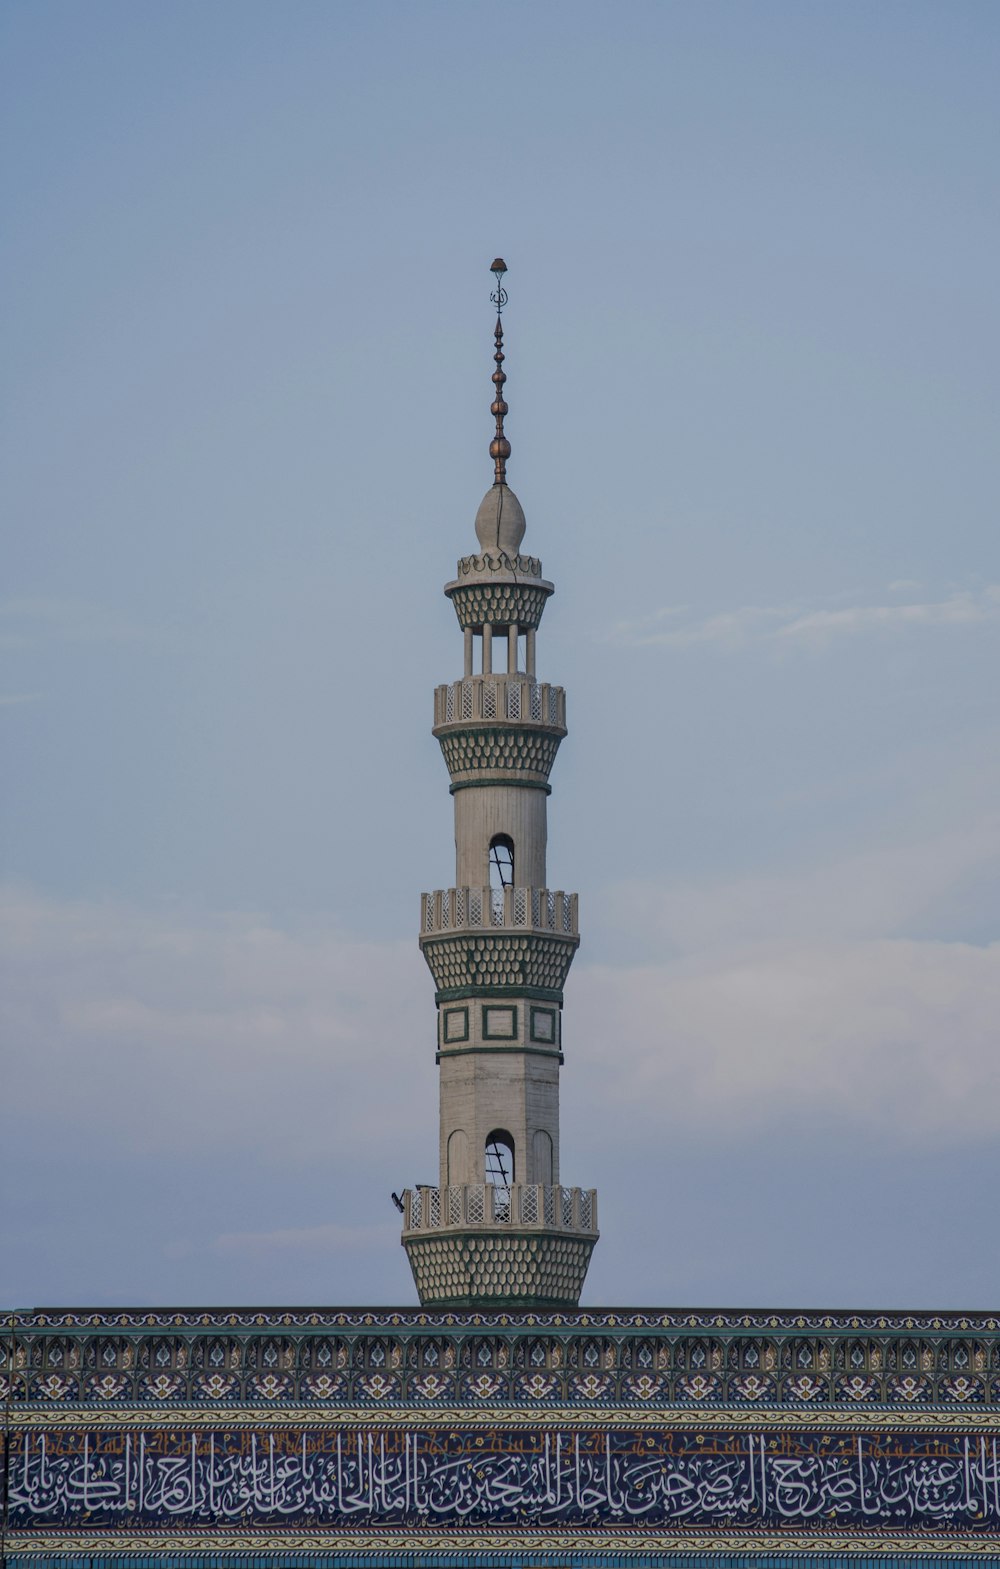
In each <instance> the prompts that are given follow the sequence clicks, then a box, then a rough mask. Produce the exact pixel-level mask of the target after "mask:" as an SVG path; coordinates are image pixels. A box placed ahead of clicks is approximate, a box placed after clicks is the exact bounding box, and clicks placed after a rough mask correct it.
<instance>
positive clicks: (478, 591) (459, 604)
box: [450, 583, 549, 632]
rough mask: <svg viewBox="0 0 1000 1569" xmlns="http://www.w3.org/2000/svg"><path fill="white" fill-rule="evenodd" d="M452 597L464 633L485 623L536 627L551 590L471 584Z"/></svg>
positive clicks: (457, 589)
mask: <svg viewBox="0 0 1000 1569" xmlns="http://www.w3.org/2000/svg"><path fill="white" fill-rule="evenodd" d="M450 597H451V602H452V604H453V605H454V606H455V614H456V616H457V617H458V624H459V626H460V627H461V628H462V630H463V632H464V630H465V628H466V627H481V626H482V625H483V623H484V622H489V623H490V624H491V625H493V626H510V625H511V624H516V625H517V626H519V627H535V628H537V626H538V624H539V622H540V621H541V619H542V611H543V610H544V609H545V601H546V599H547V598H548V597H549V591H548V590H547V589H544V588H538V587H536V586H535V585H533V584H528V583H469V584H465V585H463V586H462V587H461V588H455V589H452V592H451V596H450Z"/></svg>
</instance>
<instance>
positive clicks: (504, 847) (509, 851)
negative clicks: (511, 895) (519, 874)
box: [490, 834, 514, 890]
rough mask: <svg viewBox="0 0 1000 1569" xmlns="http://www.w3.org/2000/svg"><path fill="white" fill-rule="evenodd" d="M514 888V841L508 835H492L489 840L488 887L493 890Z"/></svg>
mask: <svg viewBox="0 0 1000 1569" xmlns="http://www.w3.org/2000/svg"><path fill="white" fill-rule="evenodd" d="M513 886H514V841H513V839H512V838H511V837H510V835H509V834H494V836H493V838H492V839H491V840H490V887H491V888H492V889H494V890H496V889H500V890H503V889H504V888H513Z"/></svg>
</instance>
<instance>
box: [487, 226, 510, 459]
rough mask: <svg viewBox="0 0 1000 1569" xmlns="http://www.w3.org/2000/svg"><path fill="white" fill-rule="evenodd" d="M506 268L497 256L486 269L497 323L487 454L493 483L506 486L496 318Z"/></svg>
mask: <svg viewBox="0 0 1000 1569" xmlns="http://www.w3.org/2000/svg"><path fill="white" fill-rule="evenodd" d="M506 271H507V263H506V262H505V261H504V259H503V257H502V256H498V257H497V259H496V261H495V262H494V263H493V265H492V266H491V268H490V272H491V273H492V274H493V276H494V278H495V279H496V283H497V286H496V289H495V290H494V292H493V293H492V294H491V295H490V299H491V300H492V302H493V304H494V305H495V306H496V308H497V324H496V328H495V329H494V333H493V343H494V353H493V359H494V361H495V363H496V370H495V371H494V372H493V385H494V387H495V388H496V396H495V397H494V399H493V402H492V403H491V405H490V413H491V414H492V415H493V416H494V418H495V419H496V422H497V429H496V435H495V436H494V437H493V440H492V441H491V442H490V457H491V458H492V459H493V483H494V485H506V483H507V459H508V458H509V457H510V442H509V441H508V440H507V437H506V436H505V435H504V431H503V421H504V415H505V414H506V413H507V405H506V403H505V402H504V397H503V388H504V382H505V381H506V380H507V378H506V376H505V375H504V373H503V324H502V323H501V320H500V314H501V312H502V310H503V308H504V306H505V305H506V303H507V290H506V289H505V288H504V286H503V278H504V273H505V272H506Z"/></svg>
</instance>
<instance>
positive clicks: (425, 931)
mask: <svg viewBox="0 0 1000 1569" xmlns="http://www.w3.org/2000/svg"><path fill="white" fill-rule="evenodd" d="M496 928H499V929H500V930H502V931H530V932H553V933H555V934H556V935H557V936H559V937H570V938H574V939H578V938H579V936H580V919H579V896H578V895H577V894H575V893H563V891H562V889H561V888H560V889H556V888H438V889H436V890H435V892H434V893H424V894H421V895H420V931H421V933H422V935H423V936H425V937H430V936H432V935H433V936H437V935H439V934H443V933H450V932H457V931H489V930H491V929H496Z"/></svg>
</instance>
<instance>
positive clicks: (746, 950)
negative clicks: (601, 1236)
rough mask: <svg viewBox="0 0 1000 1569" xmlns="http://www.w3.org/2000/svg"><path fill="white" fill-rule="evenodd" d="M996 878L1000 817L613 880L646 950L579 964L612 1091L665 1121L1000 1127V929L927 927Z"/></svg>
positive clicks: (954, 1131) (594, 1044)
mask: <svg viewBox="0 0 1000 1569" xmlns="http://www.w3.org/2000/svg"><path fill="white" fill-rule="evenodd" d="M984 877H985V879H986V880H987V882H988V883H989V884H990V885H991V886H992V887H994V888H995V887H996V886H997V882H998V880H1000V815H997V814H992V815H987V816H984V817H983V818H981V819H980V820H978V821H974V822H970V823H969V824H968V825H967V826H966V827H964V828H963V829H961V830H954V831H952V832H949V833H946V834H943V835H940V836H938V837H937V838H935V839H931V840H927V841H924V840H921V841H918V842H915V843H913V844H910V845H897V846H893V847H891V848H889V847H887V848H880V849H876V850H874V851H870V852H867V853H858V854H855V855H853V856H850V857H846V858H842V859H841V860H838V861H831V862H830V863H828V864H825V865H820V866H817V867H814V868H811V869H809V870H799V871H796V872H794V873H792V874H790V875H787V876H778V875H776V876H774V877H772V878H759V877H748V878H745V879H742V880H736V881H730V882H719V883H717V884H715V885H714V886H708V885H705V884H698V885H692V886H689V887H684V886H676V887H671V888H662V887H658V886H650V885H646V886H643V885H636V884H630V885H627V886H623V887H621V888H619V889H617V890H615V891H614V893H613V895H612V896H611V904H610V912H609V916H608V919H609V920H610V922H611V923H617V924H618V925H620V924H621V922H622V921H626V920H627V921H630V922H631V923H633V924H634V926H635V929H636V931H637V933H638V934H641V941H642V943H643V950H642V951H643V953H644V955H646V960H645V962H643V963H640V964H636V965H634V966H632V967H630V968H611V967H609V966H600V965H597V966H590V967H589V968H588V967H581V969H580V972H579V974H578V975H577V976H575V977H574V992H573V999H572V1013H573V1015H574V1016H575V1015H576V1012H577V1009H579V1010H580V1017H581V1021H582V1027H581V1044H582V1047H583V1051H584V1055H585V1056H586V1059H587V1061H588V1065H589V1072H590V1073H591V1074H592V1075H593V1078H594V1091H593V1093H594V1096H595V1099H597V1100H599V1099H602V1098H603V1099H606V1100H607V1101H609V1102H617V1103H618V1105H619V1106H620V1107H622V1108H626V1107H627V1108H628V1114H629V1116H630V1117H632V1118H633V1119H635V1121H636V1122H637V1123H645V1124H646V1125H647V1127H648V1128H649V1129H650V1130H652V1128H653V1127H660V1128H667V1129H669V1128H670V1127H676V1128H678V1129H684V1130H690V1129H691V1128H698V1129H702V1130H705V1131H706V1132H709V1131H711V1130H715V1131H716V1133H718V1132H719V1131H720V1130H725V1129H730V1130H741V1131H742V1132H746V1131H748V1130H753V1129H762V1128H764V1127H767V1126H773V1125H776V1124H780V1123H782V1122H783V1121H787V1119H789V1118H791V1119H793V1121H794V1122H796V1123H797V1124H799V1125H802V1126H808V1125H817V1124H819V1123H822V1122H829V1121H830V1120H831V1119H832V1120H833V1121H834V1122H836V1123H838V1124H839V1125H841V1126H842V1127H854V1128H855V1129H858V1130H862V1131H864V1132H866V1133H868V1134H871V1135H874V1136H877V1137H879V1138H881V1139H883V1140H885V1141H886V1142H887V1143H888V1144H893V1143H896V1142H899V1141H902V1142H906V1141H909V1140H919V1139H923V1138H926V1137H927V1136H928V1135H933V1136H935V1137H937V1138H939V1139H945V1140H948V1141H951V1142H955V1141H960V1140H962V1139H965V1138H967V1137H968V1138H977V1139H980V1138H984V1137H991V1136H992V1137H996V1136H998V1135H1000V1049H998V1048H1000V941H990V942H986V943H983V944H982V945H977V944H975V943H970V942H966V941H949V940H947V936H946V935H945V934H942V933H940V931H939V932H938V933H937V935H933V936H922V935H919V936H918V935H915V933H916V931H917V930H919V929H921V928H923V929H925V930H928V931H934V920H935V915H937V916H938V918H939V919H940V912H941V911H942V910H944V909H951V910H954V909H955V908H959V909H960V908H961V907H962V905H963V902H966V903H971V904H972V905H974V904H975V893H974V890H975V889H976V888H981V885H982V881H983V879H984ZM993 914H994V916H995V914H996V912H995V910H994V911H993ZM996 924H997V927H998V929H1000V922H998V923H996ZM991 935H992V934H991ZM657 954H662V955H663V957H662V958H655V959H651V958H650V957H649V955H657ZM611 1041H613V1042H614V1050H613V1052H611V1053H610V1054H609V1053H608V1051H607V1044H608V1042H611ZM612 1069H613V1071H611V1070H612ZM647 1136H648V1135H647Z"/></svg>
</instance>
